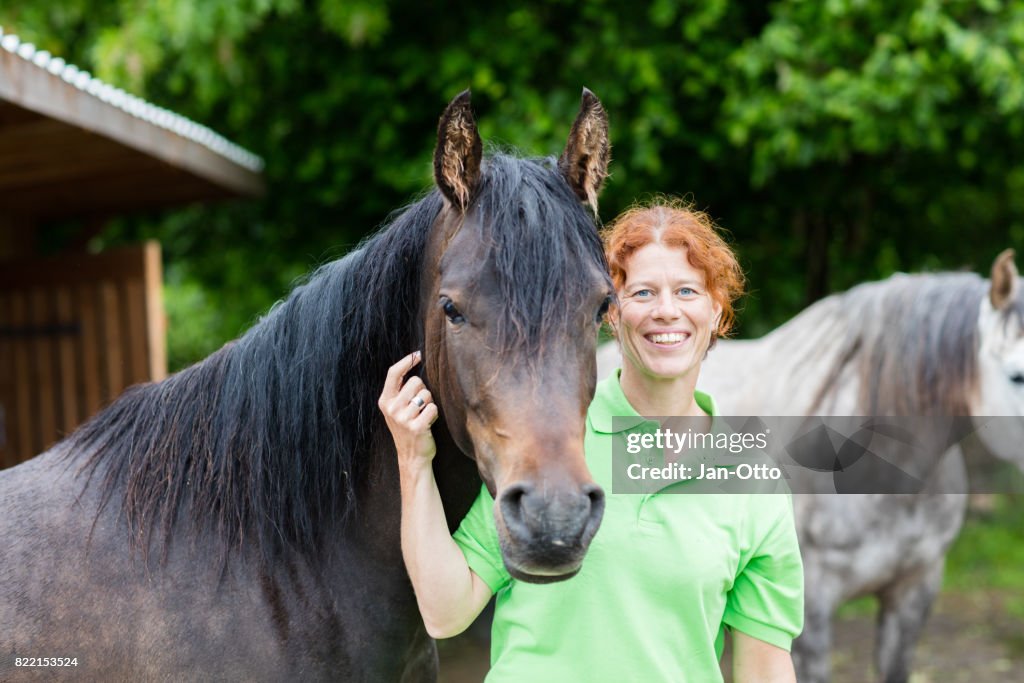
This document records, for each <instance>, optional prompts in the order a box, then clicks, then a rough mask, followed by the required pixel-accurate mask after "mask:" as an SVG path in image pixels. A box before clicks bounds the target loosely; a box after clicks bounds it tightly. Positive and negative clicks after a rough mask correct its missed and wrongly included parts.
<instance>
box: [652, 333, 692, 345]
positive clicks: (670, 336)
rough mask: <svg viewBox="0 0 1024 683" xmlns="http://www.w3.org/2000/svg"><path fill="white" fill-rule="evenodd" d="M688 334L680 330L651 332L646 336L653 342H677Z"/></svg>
mask: <svg viewBox="0 0 1024 683" xmlns="http://www.w3.org/2000/svg"><path fill="white" fill-rule="evenodd" d="M687 336H689V335H685V334H682V333H681V332H669V333H665V334H651V335H648V336H647V338H648V339H649V340H650V341H652V342H654V343H655V344H677V343H679V342H681V341H683V340H684V339H686V337H687Z"/></svg>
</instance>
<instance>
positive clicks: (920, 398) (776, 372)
mask: <svg viewBox="0 0 1024 683" xmlns="http://www.w3.org/2000/svg"><path fill="white" fill-rule="evenodd" d="M617 363H618V349H617V348H616V347H615V345H607V346H605V347H604V348H603V349H602V350H601V351H600V353H599V362H598V366H599V372H600V373H601V375H602V376H604V375H605V374H607V373H608V372H610V371H611V369H612V368H614V367H615V366H616V364H617ZM699 385H700V388H701V389H703V390H705V391H708V392H710V393H711V394H712V395H714V396H715V399H716V401H717V402H718V405H719V407H720V409H721V412H722V413H723V414H725V415H765V416H772V415H851V416H855V415H889V416H904V415H906V416H926V417H936V416H966V415H970V416H979V417H980V416H995V415H1013V416H1020V415H1024V297H1022V296H1021V289H1020V279H1019V277H1018V275H1017V269H1016V267H1015V265H1014V262H1013V252H1012V251H1010V250H1007V251H1005V252H1003V253H1002V254H1000V256H999V257H998V258H997V259H996V261H995V263H994V264H993V267H992V273H991V280H990V281H986V280H984V279H982V278H980V277H978V276H977V275H974V274H970V273H942V274H922V275H904V274H898V275H894V276H892V277H890V278H888V279H886V280H883V281H881V282H873V283H867V284H864V285H860V286H858V287H855V288H854V289H851V290H850V291H848V292H845V293H842V294H836V295H833V296H830V297H828V298H826V299H823V300H822V301H819V302H818V303H816V304H815V305H813V306H811V307H810V308H809V309H807V310H806V311H804V312H803V313H801V314H800V315H798V316H797V317H796V318H794V319H793V320H791V321H790V322H788V323H786V324H785V325H783V326H782V327H780V328H779V329H777V330H775V331H774V332H772V333H771V334H768V335H767V336H765V337H763V338H761V339H757V340H751V341H731V342H722V343H719V344H718V345H717V346H716V347H715V349H714V350H712V351H711V352H710V353H709V355H708V357H707V359H706V360H705V363H704V365H703V367H702V369H701V378H700V382H699ZM1014 422H1016V421H1014ZM1003 424H1005V422H1004V423H1003ZM1010 431H1011V430H1008V429H1000V430H999V431H998V434H997V433H994V432H993V431H992V430H982V431H981V432H979V434H980V435H981V436H982V438H983V440H984V442H985V445H986V446H987V447H988V448H989V449H990V450H991V451H992V452H993V453H994V454H996V455H999V456H1000V457H1002V458H1005V459H1007V460H1010V461H1013V462H1016V463H1018V464H1020V465H1022V466H1024V453H1022V450H1021V448H1020V446H1019V444H1021V443H1024V434H1015V433H1010ZM997 437H998V438H997ZM943 456H944V457H943ZM934 457H935V462H936V463H937V465H936V468H935V470H934V471H933V476H932V478H931V479H930V480H929V482H928V485H927V487H926V489H925V491H924V492H923V493H920V494H916V495H885V494H874V495H869V494H857V495H836V494H804V495H795V496H794V508H795V511H796V516H797V529H798V533H799V536H800V545H801V551H802V553H803V558H804V570H805V577H806V607H805V610H806V621H805V626H804V632H803V635H801V637H800V638H799V639H798V640H797V641H796V643H795V644H794V649H793V655H794V661H795V663H796V667H797V677H798V680H800V681H801V683H821V682H824V681H827V680H828V679H829V675H830V651H831V647H832V631H831V622H832V616H833V614H834V612H835V610H836V609H837V607H838V606H839V605H841V604H842V603H843V602H845V601H847V600H851V599H854V598H857V597H861V596H865V595H874V596H877V597H878V599H879V605H880V614H879V620H878V624H879V627H878V634H877V651H876V663H877V666H878V670H879V675H880V678H881V680H883V681H886V682H897V681H906V680H907V679H908V677H909V675H910V667H911V660H912V655H913V650H914V646H915V644H916V643H917V639H918V637H919V636H920V634H921V631H922V628H923V626H924V624H925V621H926V619H927V617H928V613H929V611H930V608H931V605H932V603H933V601H934V599H935V596H936V594H937V593H938V590H939V588H940V586H941V583H942V574H943V568H944V564H945V556H946V553H947V551H948V550H949V547H950V545H951V544H952V542H953V540H954V539H955V538H956V536H957V534H958V533H959V531H960V528H961V525H962V523H963V518H964V513H965V510H966V506H967V496H966V494H965V493H950V491H960V490H965V486H966V469H965V464H964V459H963V454H962V453H961V451H960V450H959V449H958V448H954V449H953V450H951V451H949V452H946V453H945V454H943V453H938V452H936V453H935V454H934ZM792 484H793V486H794V490H800V489H799V485H800V482H798V481H796V482H792ZM805 490H807V489H805Z"/></svg>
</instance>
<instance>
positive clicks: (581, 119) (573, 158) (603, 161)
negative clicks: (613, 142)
mask: <svg viewBox="0 0 1024 683" xmlns="http://www.w3.org/2000/svg"><path fill="white" fill-rule="evenodd" d="M610 158H611V147H610V146H609V144H608V114H607V113H606V112H605V110H604V107H603V106H601V100H599V99H597V96H596V95H594V93H592V92H590V91H589V90H587V89H586V88H584V89H583V99H582V102H581V103H580V113H579V114H577V115H576V121H575V123H573V124H572V130H571V131H569V142H568V143H566V145H565V151H564V152H562V156H561V157H560V158H559V159H558V170H559V171H561V173H562V175H563V176H565V179H566V181H568V183H569V187H571V188H572V191H573V192H575V193H576V196H577V197H579V198H580V201H582V202H586V203H587V204H588V205H590V208H591V209H593V211H594V213H595V214H597V195H598V193H600V192H601V186H602V185H604V179H605V178H607V177H608V161H609V160H610Z"/></svg>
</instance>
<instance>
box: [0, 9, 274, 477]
mask: <svg viewBox="0 0 1024 683" xmlns="http://www.w3.org/2000/svg"><path fill="white" fill-rule="evenodd" d="M261 170H262V161H261V160H260V159H259V158H258V157H256V156H255V155H253V154H251V153H250V152H247V151H245V150H244V149H242V148H240V147H238V146H237V145H234V144H232V143H230V142H228V141H227V140H225V139H224V138H223V137H221V136H219V135H217V134H216V133H214V132H213V131H211V130H209V129H208V128H206V127H204V126H201V125H199V124H196V123H194V122H192V121H189V120H188V119H186V118H184V117H182V116H179V115H177V114H174V113H172V112H170V111H167V110H165V109H162V108H160V107H156V106H154V105H152V104H149V103H148V102H145V101H143V100H141V99H139V98H137V97H133V96H131V95H129V94H127V93H125V92H123V91H121V90H118V89H116V88H113V87H111V86H110V85H107V84H105V83H103V82H102V81H99V80H98V79H96V78H93V77H92V76H90V75H89V74H88V73H86V72H84V71H81V70H79V69H77V68H76V67H74V66H73V65H68V64H66V63H65V62H64V61H63V60H61V59H58V58H53V57H52V56H51V55H49V54H48V53H46V52H43V51H37V50H36V49H35V48H34V47H33V46H32V45H30V44H27V43H22V42H21V41H20V40H19V39H18V37H17V36H14V35H4V33H3V31H2V29H0V467H6V466H11V465H14V464H16V463H18V462H21V461H23V460H26V459H28V458H30V457H32V456H33V455H35V454H37V453H39V452H41V451H43V450H45V449H46V448H48V447H49V446H51V445H53V443H55V442H56V441H57V440H58V439H59V438H60V437H61V436H62V435H64V434H67V433H69V432H70V431H71V430H73V429H74V428H75V427H76V426H77V425H79V424H80V423H81V422H82V421H83V420H85V419H87V418H88V417H89V416H90V415H92V414H93V413H95V412H96V411H97V410H98V409H99V408H101V407H102V406H103V405H105V404H106V403H107V402H109V401H110V400H111V399H112V398H114V397H115V396H117V394H119V393H120V392H121V391H122V390H123V389H124V388H126V387H127V386H129V385H131V384H134V383H136V382H142V381H148V380H159V379H162V378H163V377H164V376H165V375H166V372H167V361H166V352H165V341H164V313H163V303H162V294H161V288H162V284H161V279H162V275H161V259H160V248H159V245H158V244H156V243H155V242H154V243H147V244H144V245H140V246H138V247H130V248H125V249H119V250H114V251H111V252H105V253H101V254H86V253H84V246H85V243H86V241H87V239H88V237H89V235H90V234H94V233H96V232H98V230H99V229H100V228H101V227H102V226H103V224H104V222H105V221H106V220H107V219H108V218H110V217H112V216H115V215H123V214H125V213H128V212H131V211H137V210H146V209H153V208H160V207H172V206H177V205H181V204H184V203H187V202H194V201H206V200H216V199H226V198H231V197H240V196H254V195H257V194H259V193H260V192H262V188H263V185H262V178H261V175H260V174H261ZM64 219H78V220H80V221H82V222H83V224H84V225H85V226H86V227H85V229H84V232H85V234H84V235H83V236H81V238H80V239H79V240H78V241H77V243H76V245H75V246H74V247H73V248H71V249H70V250H69V251H68V252H67V253H62V254H59V255H51V256H49V257H46V258H43V257H41V256H40V255H39V251H38V249H37V238H38V236H39V234H40V230H41V229H43V228H45V226H46V225H47V224H48V223H50V222H52V221H55V220H64Z"/></svg>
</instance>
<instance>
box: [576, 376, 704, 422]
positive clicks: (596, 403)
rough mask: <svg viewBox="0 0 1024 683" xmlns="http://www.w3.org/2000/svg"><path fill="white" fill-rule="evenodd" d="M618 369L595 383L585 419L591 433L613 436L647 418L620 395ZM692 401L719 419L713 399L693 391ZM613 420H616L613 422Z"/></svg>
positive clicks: (622, 394)
mask: <svg viewBox="0 0 1024 683" xmlns="http://www.w3.org/2000/svg"><path fill="white" fill-rule="evenodd" d="M621 372H622V369H621V368H616V369H615V372H613V373H612V374H611V375H609V376H608V377H605V378H604V379H603V380H601V381H600V382H598V384H597V390H596V391H595V392H594V400H593V401H592V402H591V404H590V410H588V411H587V418H588V419H589V420H590V424H591V426H592V427H593V429H594V431H597V432H601V433H603V434H615V433H616V432H624V431H628V430H630V429H633V428H635V427H637V426H638V425H640V424H643V423H644V422H646V421H647V420H646V418H644V417H643V416H642V415H640V414H639V413H638V412H636V409H635V408H633V406H632V405H631V404H630V402H629V400H628V399H627V398H626V395H625V394H624V393H622V385H621V384H620V383H619V374H620V373H621ZM693 399H694V400H695V401H696V402H697V405H698V406H699V407H700V409H701V410H703V411H704V412H705V413H707V414H708V415H711V416H712V417H715V416H716V415H718V407H717V406H716V405H715V399H713V398H712V397H711V395H710V394H706V393H704V392H703V391H694V392H693ZM613 418H618V419H615V420H613Z"/></svg>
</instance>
